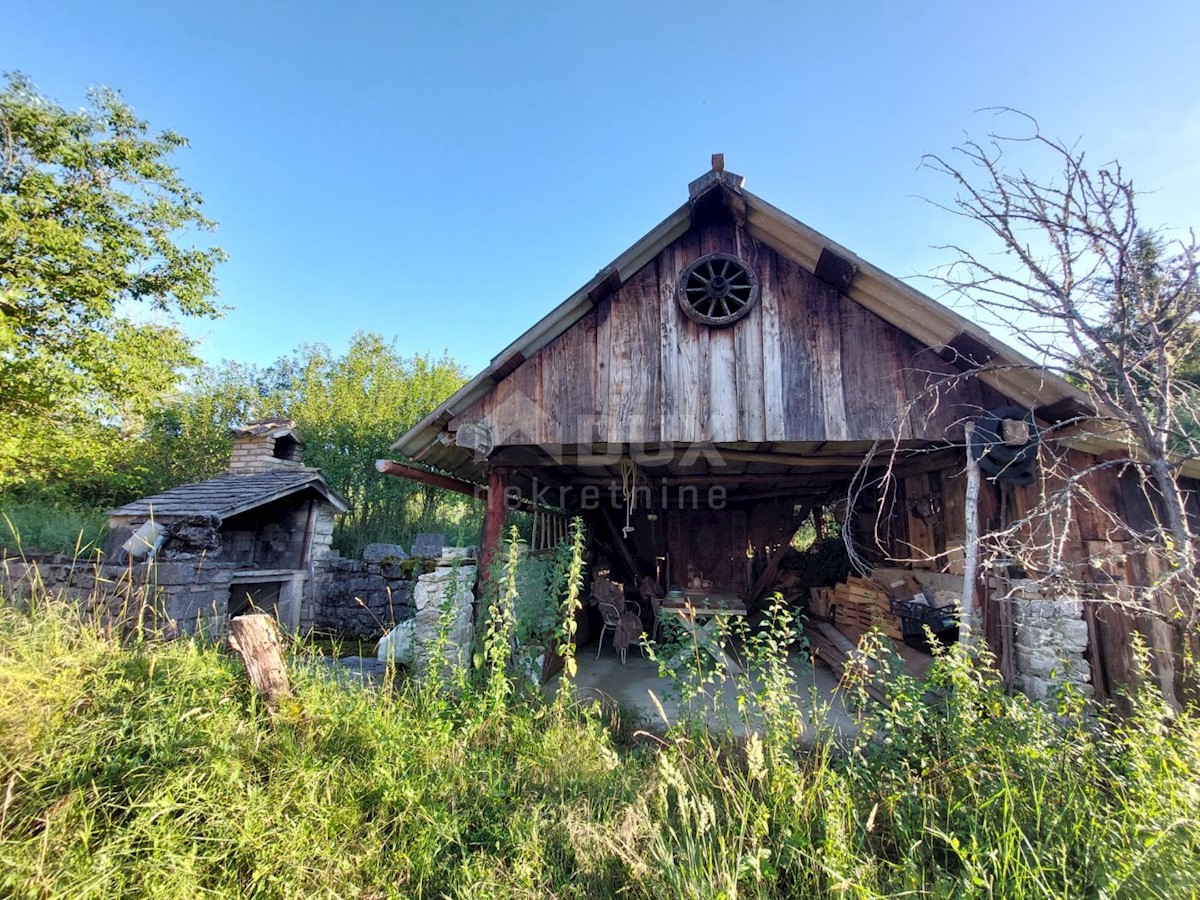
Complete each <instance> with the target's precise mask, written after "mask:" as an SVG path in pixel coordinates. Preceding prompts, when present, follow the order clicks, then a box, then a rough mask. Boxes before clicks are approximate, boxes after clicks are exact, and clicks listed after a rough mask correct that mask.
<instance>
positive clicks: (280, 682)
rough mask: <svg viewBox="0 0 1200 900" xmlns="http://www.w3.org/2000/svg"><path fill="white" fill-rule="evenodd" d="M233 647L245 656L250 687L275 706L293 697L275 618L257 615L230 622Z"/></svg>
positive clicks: (230, 643)
mask: <svg viewBox="0 0 1200 900" xmlns="http://www.w3.org/2000/svg"><path fill="white" fill-rule="evenodd" d="M229 646H230V647H232V648H233V649H234V650H236V651H237V652H238V653H239V654H240V655H241V657H242V661H243V662H244V663H245V664H246V674H247V675H249V676H250V683H251V684H253V685H254V689H255V690H256V691H258V692H259V693H260V694H262V695H263V696H264V697H266V699H267V702H268V703H269V704H271V705H274V704H275V703H276V702H277V701H278V700H279V699H280V698H281V697H290V696H291V695H292V686H291V684H290V683H289V681H288V677H287V669H286V668H285V667H284V664H283V644H282V642H281V641H280V640H279V627H278V626H277V625H276V624H275V619H274V618H273V617H271V616H268V615H265V614H263V613H255V614H254V615H248V616H235V617H234V618H232V619H230V620H229Z"/></svg>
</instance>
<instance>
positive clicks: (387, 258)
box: [0, 0, 1200, 372]
mask: <svg viewBox="0 0 1200 900" xmlns="http://www.w3.org/2000/svg"><path fill="white" fill-rule="evenodd" d="M5 7H6V11H5V13H4V15H3V17H2V18H0V34H2V36H3V40H2V43H0V46H2V47H3V48H4V49H3V53H2V55H0V68H3V69H4V70H13V69H17V70H21V71H23V72H25V73H26V74H27V75H28V76H30V78H32V79H33V81H34V82H35V83H36V84H37V85H38V86H39V87H41V88H42V90H43V91H44V92H46V93H48V94H50V95H51V96H53V97H54V98H56V99H57V100H58V101H59V102H61V103H62V104H64V105H66V106H79V105H81V104H82V102H83V93H84V90H85V89H86V88H87V87H88V86H89V85H94V84H106V85H108V86H110V87H113V88H117V89H120V90H121V91H122V93H123V94H124V96H125V98H126V99H127V100H128V101H129V102H130V103H131V104H132V105H133V106H134V107H135V108H136V110H137V111H138V113H139V114H140V115H141V116H142V117H143V118H145V119H147V120H149V121H150V123H151V124H152V125H153V126H155V127H156V128H167V127H169V128H173V129H175V130H177V131H179V132H181V133H182V134H184V135H185V136H187V137H188V138H189V139H190V140H191V144H192V146H191V148H189V149H188V150H186V151H184V152H182V153H181V154H180V155H179V157H178V159H177V162H178V164H179V166H180V168H181V170H182V171H183V173H184V176H185V178H186V180H187V181H188V183H189V184H190V185H191V186H193V187H194V188H196V189H197V190H199V191H200V192H201V193H203V195H204V196H205V199H206V201H207V202H206V206H207V212H208V213H209V214H210V215H211V216H212V217H213V218H215V219H217V220H218V221H219V222H220V228H219V230H218V232H217V234H216V238H215V240H216V242H217V243H218V244H219V245H220V246H222V247H223V248H224V249H225V250H226V251H227V252H228V253H229V255H230V260H229V262H228V263H226V264H225V265H224V266H223V267H222V269H221V271H220V273H219V282H220V289H221V298H220V301H221V302H222V303H224V304H226V305H228V306H229V307H231V309H230V310H229V312H228V315H227V316H226V317H225V318H224V319H223V320H220V321H218V322H204V323H201V324H199V325H198V326H195V327H192V328H191V330H192V332H193V333H194V334H196V335H197V336H198V337H200V338H201V340H202V343H201V346H200V351H201V354H202V355H203V356H204V357H205V358H206V359H209V360H212V361H216V360H220V359H222V358H230V359H236V360H239V361H242V362H255V363H268V362H270V361H271V360H273V359H274V358H275V357H277V356H279V355H281V354H285V353H287V352H289V351H290V350H291V349H293V348H294V347H296V346H297V345H298V344H300V343H301V342H316V341H321V342H325V343H327V344H329V345H330V346H332V347H333V348H334V350H340V349H343V348H344V347H345V346H346V343H347V341H348V339H349V336H350V335H351V334H352V333H353V332H355V331H357V330H372V331H378V332H381V333H383V334H385V335H388V336H395V337H396V338H398V340H399V344H400V346H401V348H402V349H403V350H404V351H405V352H419V351H433V352H440V351H441V350H442V349H443V348H448V349H449V350H450V352H451V353H452V354H453V355H454V356H455V357H456V358H457V359H459V360H460V361H461V362H463V363H464V364H465V365H466V366H467V367H468V368H469V369H470V370H472V372H473V371H476V370H478V369H480V368H482V367H483V366H484V365H485V364H486V363H487V361H488V359H489V358H490V357H491V356H492V355H493V354H494V353H497V352H499V350H501V349H502V348H503V347H504V346H505V345H506V344H507V343H508V342H509V341H510V340H511V339H513V338H514V337H516V336H517V335H518V334H520V333H521V332H522V331H523V330H524V329H525V328H527V327H528V326H529V325H531V324H533V323H534V322H535V321H536V320H537V319H538V318H540V317H541V316H542V315H543V314H544V313H545V312H547V311H548V310H549V309H550V308H551V307H553V306H554V305H555V304H557V303H558V302H559V301H560V300H562V299H563V298H564V297H566V296H567V295H568V294H570V293H571V292H572V291H574V290H575V289H576V288H577V287H579V286H580V285H581V284H582V283H583V282H585V281H586V280H587V279H588V278H590V277H591V276H592V275H593V274H595V272H596V271H597V270H599V269H600V268H602V267H603V266H604V265H605V264H607V263H608V262H609V261H610V260H611V259H612V258H613V257H615V256H616V255H617V254H618V253H619V252H620V251H621V250H623V249H624V248H625V247H626V246H628V245H629V244H630V243H632V242H633V241H634V240H636V239H637V238H638V237H640V236H641V235H642V234H643V233H644V232H645V231H647V230H648V229H649V228H650V227H652V226H653V225H654V224H656V223H657V222H658V221H659V220H660V219H662V218H663V217H664V216H666V215H667V214H668V213H669V212H671V211H672V210H673V209H674V208H675V207H677V206H678V205H679V204H680V203H682V202H683V201H684V200H685V199H686V197H687V183H688V182H689V181H690V180H692V179H694V178H696V177H697V176H699V175H701V174H702V173H703V172H704V171H706V170H707V168H708V162H709V157H710V154H711V153H713V152H723V153H724V154H725V157H726V163H727V166H728V168H729V169H732V170H733V171H736V172H738V173H740V174H742V175H745V176H746V178H747V185H746V186H747V187H748V188H749V189H750V190H752V191H754V192H755V193H757V194H759V195H760V196H762V197H764V198H765V199H767V200H769V201H770V202H772V203H774V204H775V205H777V206H779V207H781V208H783V209H784V210H786V211H787V212H789V213H791V214H792V215H794V216H796V217H797V218H800V219H801V220H803V221H805V222H807V223H808V224H809V225H811V226H812V227H814V228H816V229H818V230H820V231H823V232H824V233H825V234H827V235H829V236H830V237H832V238H833V239H834V240H836V241H838V242H840V243H842V244H844V245H846V246H847V247H849V248H850V249H852V250H854V251H855V252H857V253H859V254H860V255H862V256H864V257H865V258H867V259H869V260H871V261H872V262H874V263H875V264H877V265H879V266H882V267H883V268H885V269H887V270H888V271H890V272H892V273H893V274H896V275H899V276H902V277H907V276H911V275H915V274H919V273H927V272H928V271H929V270H930V269H931V268H932V267H933V266H934V265H935V264H936V263H938V262H939V261H945V256H944V255H943V254H941V253H939V252H937V251H935V250H933V249H931V247H932V245H935V244H938V243H939V242H944V241H946V240H947V239H949V238H950V237H952V236H954V231H955V229H957V228H960V227H961V226H960V224H959V223H957V222H956V221H955V220H953V219H952V218H951V217H949V216H947V215H946V214H945V213H941V212H938V211H936V210H934V209H933V208H932V207H930V206H929V205H928V204H926V203H924V202H922V200H921V199H920V198H921V197H932V198H942V199H944V198H945V196H946V192H947V190H948V187H949V186H948V185H947V184H945V183H944V182H942V181H940V180H939V179H938V178H937V177H936V176H934V175H932V174H931V173H929V172H927V171H923V170H921V169H920V166H919V163H920V159H921V155H922V154H923V153H926V152H945V151H946V150H948V149H949V148H950V147H951V146H953V145H954V144H955V143H956V142H957V141H959V140H961V138H962V136H963V134H964V132H965V131H969V132H971V133H973V134H979V135H982V134H983V133H984V132H986V130H987V129H988V128H989V127H991V126H993V125H994V124H995V123H994V120H993V119H992V118H991V117H990V116H988V115H986V114H982V113H978V112H976V111H977V110H979V109H981V108H983V107H992V106H997V105H1006V106H1012V107H1018V108H1021V109H1023V110H1026V111H1028V112H1030V113H1032V114H1034V115H1036V116H1037V117H1038V118H1039V119H1040V121H1041V122H1042V124H1043V127H1044V129H1045V130H1046V131H1047V132H1049V133H1051V134H1053V135H1055V136H1060V137H1064V138H1070V139H1075V138H1082V142H1083V146H1085V147H1087V148H1088V150H1089V153H1090V154H1091V156H1092V157H1093V158H1094V159H1096V160H1108V159H1112V158H1119V159H1120V160H1121V161H1122V162H1123V163H1124V165H1125V166H1126V168H1127V170H1128V171H1130V172H1131V173H1132V174H1133V175H1134V177H1135V181H1136V183H1137V184H1138V185H1139V186H1140V187H1141V188H1142V189H1143V190H1146V191H1151V192H1152V193H1151V194H1150V196H1149V197H1147V198H1146V201H1145V203H1144V204H1143V211H1144V218H1145V219H1146V220H1147V221H1148V222H1153V223H1162V224H1168V225H1174V226H1187V225H1191V224H1196V219H1197V217H1196V215H1195V212H1196V211H1197V210H1198V209H1200V97H1198V96H1197V92H1196V85H1197V84H1200V54H1198V53H1197V51H1196V38H1197V36H1198V35H1200V4H1197V3H1195V2H1194V0H1193V2H1182V0H1181V2H1162V3H1149V4H1145V5H1143V6H1141V7H1136V8H1135V7H1134V6H1133V5H1131V4H1129V3H1107V2H1089V3H1057V4H1055V3H1029V2H1005V3H1000V2H991V3H971V2H962V0H960V2H955V3H934V2H931V3H924V4H915V3H852V2H842V3H811V2H810V3H800V2H793V3H749V2H742V3H709V2H700V0H695V2H690V3H655V2H648V0H642V2H636V3H635V2H628V3H626V2H619V3H618V2H612V3H599V2H597V3H588V4H584V3H566V2H564V3H521V2H514V3H488V4H484V3H453V2H446V3H424V4H416V3H391V4H383V3H378V4H368V3H353V2H343V3H340V4H336V5H334V4H313V3H305V2H294V3H288V4H282V3H264V2H245V0H244V2H237V3H229V2H223V0H216V2H206V3H179V2H162V0H158V2H142V3H134V2H119V0H113V2H107V3H79V2H65V0H58V2H46V0H40V2H27V0H15V2H14V0H7V2H6V3H5ZM918 286H919V287H921V286H922V285H920V284H918Z"/></svg>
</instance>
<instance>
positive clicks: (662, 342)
mask: <svg viewBox="0 0 1200 900" xmlns="http://www.w3.org/2000/svg"><path fill="white" fill-rule="evenodd" d="M683 265H684V263H683V262H682V261H681V259H680V251H679V242H678V241H676V242H674V243H672V244H671V245H670V246H669V247H667V249H665V250H664V251H663V252H662V253H661V254H660V255H659V257H658V360H659V372H660V373H661V374H662V385H661V387H660V394H659V434H660V435H661V439H662V440H664V441H672V442H673V441H680V440H683V438H682V436H681V435H682V433H683V425H682V422H681V420H680V417H681V415H682V410H683V404H684V399H683V398H684V395H685V393H686V392H685V391H684V390H683V386H682V384H681V383H680V374H679V368H680V348H679V320H680V319H681V318H683V313H682V312H681V311H680V309H679V304H678V301H677V300H676V299H675V289H676V282H678V280H679V273H680V272H681V271H682V269H683Z"/></svg>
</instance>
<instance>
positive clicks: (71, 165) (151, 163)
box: [0, 74, 223, 488]
mask: <svg viewBox="0 0 1200 900" xmlns="http://www.w3.org/2000/svg"><path fill="white" fill-rule="evenodd" d="M88 99H89V105H88V107H87V108H86V109H83V110H80V111H77V112H71V111H68V110H66V109H64V108H63V107H61V106H59V105H57V104H56V103H54V102H53V101H51V100H49V99H48V98H46V97H44V96H42V95H41V94H39V93H38V91H37V90H36V89H35V88H34V86H33V85H32V84H31V83H30V82H29V80H28V79H27V78H25V77H24V76H23V75H20V74H12V75H9V76H7V79H6V84H5V86H4V89H3V90H2V91H0V372H2V375H0V382H2V383H0V435H3V437H0V488H2V487H5V486H11V485H13V484H15V483H20V482H22V481H25V480H29V479H35V480H36V479H39V478H45V477H51V476H54V475H57V476H58V477H60V478H64V479H67V480H70V479H72V478H76V479H77V478H78V477H80V476H81V475H83V476H86V477H88V478H92V477H97V478H101V479H103V478H104V477H107V475H111V474H112V466H111V465H110V462H111V461H110V460H108V459H107V458H106V456H107V455H108V454H110V453H111V452H112V451H113V448H114V446H115V443H116V441H117V439H119V438H122V437H127V436H129V435H130V434H132V433H134V432H136V431H137V430H138V429H139V428H140V427H141V425H142V419H143V417H144V416H145V415H146V413H147V412H148V411H149V410H150V408H151V407H152V406H153V405H154V403H155V402H156V400H157V399H158V398H159V396H161V394H162V393H163V392H164V391H167V390H170V389H172V388H174V387H175V386H176V385H177V383H178V379H179V373H180V370H181V369H182V368H184V367H186V366H189V365H192V364H194V363H195V359H194V357H193V356H192V353H191V342H190V341H189V340H188V339H187V338H186V337H185V336H184V335H183V334H182V333H181V332H180V331H179V330H178V329H176V328H174V327H172V326H169V325H162V324H148V323H147V322H146V321H145V313H147V312H154V313H179V314H183V315H188V316H214V315H217V314H218V309H217V307H216V306H215V305H214V303H213V301H212V297H213V296H214V293H215V290H214V282H213V271H214V268H215V267H216V265H217V263H218V262H219V261H220V260H221V259H222V258H223V257H222V253H221V251H220V250H218V249H215V248H211V247H210V248H196V247H190V246H187V245H185V244H184V243H183V242H182V238H183V237H184V236H185V235H188V234H191V233H195V232H197V231H205V230H208V229H210V228H212V227H213V223H212V222H211V221H210V220H209V219H207V218H206V217H205V216H204V215H203V214H202V213H201V212H200V207H201V198H200V196H199V195H198V194H197V193H196V192H195V191H193V190H191V189H190V188H188V187H187V186H186V185H185V184H184V183H183V181H182V180H181V179H180V177H179V174H178V172H177V171H176V169H175V168H174V167H173V166H172V165H171V164H170V163H169V158H170V156H171V154H173V153H174V152H175V151H176V150H178V149H179V148H181V147H183V146H185V145H186V141H185V140H184V139H183V138H182V137H181V136H179V135H178V134H176V133H175V132H172V131H165V132H162V133H160V134H157V135H153V134H151V133H150V131H149V128H148V126H147V124H146V123H145V122H143V121H141V120H140V119H138V118H137V117H136V116H135V115H134V113H133V110H132V109H131V108H130V107H129V106H128V104H126V103H125V102H124V101H123V100H122V99H121V97H120V96H119V95H118V94H117V93H115V92H113V91H111V90H108V89H105V88H97V89H94V90H92V91H91V92H90V93H89V95H88ZM139 315H140V316H141V317H142V318H141V319H139V318H136V316H139ZM63 454H66V457H64V456H63ZM75 464H77V465H75ZM73 466H74V467H73ZM79 466H82V467H83V468H84V469H88V470H89V471H87V472H82V473H81V472H80V471H79V470H78V467H79Z"/></svg>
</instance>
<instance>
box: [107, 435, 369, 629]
mask: <svg viewBox="0 0 1200 900" xmlns="http://www.w3.org/2000/svg"><path fill="white" fill-rule="evenodd" d="M302 446H303V442H302V441H301V439H300V436H299V435H298V434H297V432H296V429H295V425H294V423H292V422H291V421H288V420H261V421H254V422H248V423H246V425H244V426H243V427H241V428H237V429H234V431H233V452H232V456H231V458H230V463H229V469H228V470H227V471H225V472H223V473H221V474H220V475H217V476H216V477H215V478H210V479H208V480H207V481H200V482H197V483H195V484H188V485H183V486H182V487H177V488H172V489H170V490H168V491H164V492H163V493H161V494H155V495H154V496H152V497H143V498H142V499H140V500H136V501H134V502H133V503H127V504H126V505H124V506H121V507H118V508H117V509H114V510H112V511H111V512H109V514H108V516H109V537H108V540H107V543H106V553H105V556H106V557H107V558H109V559H112V558H114V557H117V558H120V557H122V556H132V557H134V558H133V559H132V560H131V562H134V563H136V564H139V565H147V564H152V565H153V569H152V571H151V572H149V573H148V578H150V579H151V580H153V583H154V585H155V586H156V587H157V588H158V593H159V594H160V603H161V605H162V609H161V612H162V613H163V614H164V615H165V617H166V618H167V619H168V620H170V621H172V622H174V623H175V624H176V626H177V627H178V628H179V630H181V631H184V632H191V631H194V630H196V628H197V627H198V626H199V625H201V624H210V625H212V626H215V627H216V628H218V629H220V628H221V627H222V626H223V624H224V620H225V619H227V617H229V616H231V615H239V614H240V613H243V612H246V611H247V610H248V609H249V608H250V607H251V606H253V607H256V608H258V609H263V610H269V611H273V612H274V613H275V615H276V616H277V617H278V619H279V621H280V624H281V625H282V626H283V627H284V628H285V629H287V630H289V631H297V630H300V629H302V628H306V627H307V626H308V625H309V624H310V623H311V621H312V618H313V614H314V612H313V611H314V607H315V605H316V598H315V596H314V589H315V582H316V579H315V577H314V575H315V566H316V563H317V562H318V561H319V560H321V559H322V558H323V557H325V556H327V555H329V553H330V544H331V541H332V537H333V525H334V517H335V516H337V515H338V514H340V513H344V512H346V510H347V509H348V508H349V507H348V504H347V502H346V500H345V498H343V497H342V496H341V495H340V494H339V493H338V492H337V491H335V490H334V489H333V488H331V487H330V486H329V485H328V484H326V483H325V480H324V478H322V477H321V473H320V471H319V470H317V469H313V468H309V467H307V466H305V465H304V464H303V463H302V462H301V461H300V451H301V448H302ZM147 523H152V525H151V526H150V528H149V529H146V528H143V526H146V525H147ZM139 529H142V531H141V535H142V536H143V537H142V538H138V537H136V536H135V535H136V534H138V532H139ZM146 536H149V537H150V540H149V541H145V540H144V538H145V537H146ZM139 540H143V543H142V544H141V546H140V547H139V546H138V545H139ZM130 551H132V553H131V552H130ZM146 556H149V557H150V558H151V560H150V562H149V563H146V562H139V561H138V558H139V557H146Z"/></svg>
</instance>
